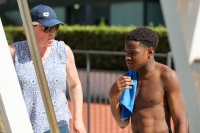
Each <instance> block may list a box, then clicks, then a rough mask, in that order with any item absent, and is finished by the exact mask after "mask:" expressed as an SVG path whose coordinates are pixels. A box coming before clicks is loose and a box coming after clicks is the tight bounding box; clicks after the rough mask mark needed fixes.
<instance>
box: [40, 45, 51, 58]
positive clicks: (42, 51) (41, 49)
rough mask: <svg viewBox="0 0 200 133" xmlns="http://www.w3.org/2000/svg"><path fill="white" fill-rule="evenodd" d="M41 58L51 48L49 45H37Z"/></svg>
mask: <svg viewBox="0 0 200 133" xmlns="http://www.w3.org/2000/svg"><path fill="white" fill-rule="evenodd" d="M38 49H39V52H40V56H41V58H42V57H43V56H44V55H45V54H46V53H48V52H49V51H50V50H51V46H48V47H46V46H38Z"/></svg>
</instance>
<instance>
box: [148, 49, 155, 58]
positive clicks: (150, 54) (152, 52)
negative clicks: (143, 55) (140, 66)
mask: <svg viewBox="0 0 200 133" xmlns="http://www.w3.org/2000/svg"><path fill="white" fill-rule="evenodd" d="M147 54H148V59H150V58H151V57H152V56H154V48H153V47H150V48H148V53H147Z"/></svg>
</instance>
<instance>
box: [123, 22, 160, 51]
mask: <svg viewBox="0 0 200 133" xmlns="http://www.w3.org/2000/svg"><path fill="white" fill-rule="evenodd" d="M130 40H133V41H140V42H141V43H142V44H143V45H146V46H147V47H153V48H154V50H156V47H157V46H158V42H159V38H158V35H157V34H156V33H155V32H154V31H153V30H152V29H150V28H147V27H145V26H142V27H137V28H136V29H134V30H133V31H131V32H130V33H129V34H128V35H127V36H126V41H130Z"/></svg>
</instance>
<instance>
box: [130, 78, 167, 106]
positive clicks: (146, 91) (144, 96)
mask: <svg viewBox="0 0 200 133" xmlns="http://www.w3.org/2000/svg"><path fill="white" fill-rule="evenodd" d="M163 100H164V88H163V85H162V81H161V80H160V79H159V76H152V77H149V78H145V79H139V80H138V84H137V91H136V98H135V105H134V108H135V109H138V110H140V109H143V108H152V106H156V105H158V104H162V103H163Z"/></svg>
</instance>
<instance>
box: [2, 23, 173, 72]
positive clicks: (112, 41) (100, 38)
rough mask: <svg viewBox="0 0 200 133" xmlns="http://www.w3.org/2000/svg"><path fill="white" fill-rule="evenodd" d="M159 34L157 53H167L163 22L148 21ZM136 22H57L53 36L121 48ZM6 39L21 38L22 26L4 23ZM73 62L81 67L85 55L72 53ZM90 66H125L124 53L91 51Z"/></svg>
mask: <svg viewBox="0 0 200 133" xmlns="http://www.w3.org/2000/svg"><path fill="white" fill-rule="evenodd" d="M149 27H150V28H152V29H153V30H154V31H155V32H156V33H157V34H158V36H159V39H160V41H159V44H158V47H157V50H156V52H157V53H167V52H169V51H170V47H169V42H168V36H167V30H166V28H165V27H164V26H162V25H159V26H156V27H155V26H153V25H152V24H150V25H149ZM135 28H136V26H128V27H123V26H107V25H106V24H105V23H104V21H103V19H102V21H101V22H100V24H99V25H98V26H87V25H86V26H80V25H73V26H69V25H65V26H60V28H59V30H58V31H57V34H56V39H57V40H62V41H64V42H65V43H66V44H67V45H69V46H70V47H71V49H72V50H98V51H124V42H125V37H126V35H127V34H128V33H129V32H130V31H132V30H133V29H135ZM4 30H5V33H6V37H7V40H8V43H9V44H11V43H12V42H16V41H21V40H24V39H25V38H26V37H25V35H24V34H23V28H22V27H13V26H6V27H4ZM75 60H76V65H77V67H79V68H85V66H86V61H85V60H86V56H85V55H81V54H75ZM156 60H157V61H159V62H161V63H165V62H166V59H164V58H156ZM90 65H91V68H92V69H107V70H126V69H127V67H126V63H125V60H124V56H116V55H94V54H93V55H92V56H91V63H90Z"/></svg>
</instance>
